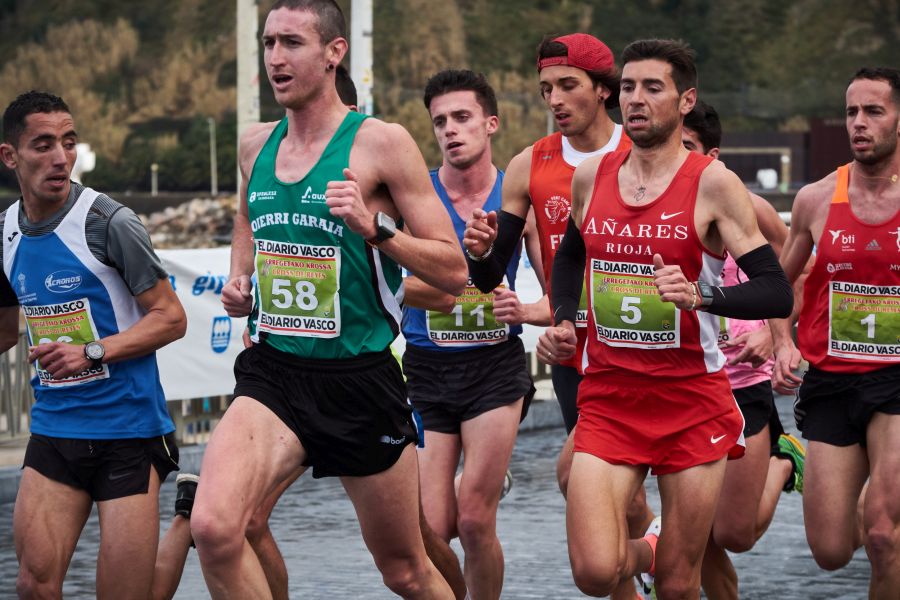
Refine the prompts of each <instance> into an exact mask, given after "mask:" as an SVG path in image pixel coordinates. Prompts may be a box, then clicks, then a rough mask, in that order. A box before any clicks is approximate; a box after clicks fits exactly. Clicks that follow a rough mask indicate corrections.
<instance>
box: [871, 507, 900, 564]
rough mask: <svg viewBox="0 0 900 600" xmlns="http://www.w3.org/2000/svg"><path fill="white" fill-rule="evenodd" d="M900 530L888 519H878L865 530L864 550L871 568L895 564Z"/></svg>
mask: <svg viewBox="0 0 900 600" xmlns="http://www.w3.org/2000/svg"><path fill="white" fill-rule="evenodd" d="M898 537H900V528H898V526H897V525H896V524H895V523H892V522H891V521H890V520H889V519H880V520H878V522H877V523H876V524H875V525H873V526H871V527H867V528H866V550H867V551H868V554H869V560H871V561H872V566H873V567H875V568H878V567H882V568H884V567H887V566H889V565H892V564H893V563H894V562H895V559H896V555H897V549H898Z"/></svg>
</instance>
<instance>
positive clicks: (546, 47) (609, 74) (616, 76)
mask: <svg viewBox="0 0 900 600" xmlns="http://www.w3.org/2000/svg"><path fill="white" fill-rule="evenodd" d="M558 37H559V36H558V35H557V34H555V33H554V34H551V35H545V36H544V39H543V40H541V43H540V44H538V49H537V55H538V61H541V60H543V59H545V58H555V57H557V56H568V55H569V49H568V48H567V47H566V45H565V44H562V43H560V42H557V41H556V38H558ZM584 72H585V73H587V75H588V77H590V79H591V83H593V84H594V87H595V88H596V87H597V84H598V83H599V84H602V85H603V86H604V87H606V88H607V89H609V91H610V92H611V93H610V94H609V97H608V98H607V99H606V102H604V103H603V104H604V106H606V108H607V109H613V108H618V107H619V85H620V84H621V83H622V74H621V73H620V72H619V70H618V69H617V68H615V67H613V70H612V71H588V70H586V69H585V70H584Z"/></svg>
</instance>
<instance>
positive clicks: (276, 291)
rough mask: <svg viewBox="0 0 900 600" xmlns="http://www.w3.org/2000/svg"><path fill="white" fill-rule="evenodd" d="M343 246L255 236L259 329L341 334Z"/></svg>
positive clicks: (306, 334) (294, 333)
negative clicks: (274, 239) (284, 240)
mask: <svg viewBox="0 0 900 600" xmlns="http://www.w3.org/2000/svg"><path fill="white" fill-rule="evenodd" d="M340 272H341V249H340V247H338V246H310V245H307V244H295V243H288V242H273V241H269V240H256V273H257V277H258V279H259V284H258V285H259V305H260V310H259V321H258V323H257V329H258V330H259V331H268V332H271V333H275V334H278V335H291V336H301V337H323V338H333V337H337V336H339V335H340V334H341V304H340V296H339V291H340V280H341V279H340Z"/></svg>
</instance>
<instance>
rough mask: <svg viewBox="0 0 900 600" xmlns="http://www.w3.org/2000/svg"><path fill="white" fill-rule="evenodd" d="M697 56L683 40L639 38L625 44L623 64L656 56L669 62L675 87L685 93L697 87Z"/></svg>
mask: <svg viewBox="0 0 900 600" xmlns="http://www.w3.org/2000/svg"><path fill="white" fill-rule="evenodd" d="M695 57H696V53H695V52H694V51H693V50H692V49H691V47H690V46H688V45H687V43H686V42H683V41H681V40H638V41H636V42H631V43H630V44H628V45H627V46H625V50H623V51H622V64H623V65H626V64H628V63H630V62H633V61H638V60H650V59H654V58H655V59H657V60H661V61H663V62H667V63H669V65H671V67H672V80H673V81H674V82H675V89H677V90H678V93H679V94H683V93H684V92H686V91H687V90H689V89H691V88H696V87H697V66H696V65H695V64H694V58H695Z"/></svg>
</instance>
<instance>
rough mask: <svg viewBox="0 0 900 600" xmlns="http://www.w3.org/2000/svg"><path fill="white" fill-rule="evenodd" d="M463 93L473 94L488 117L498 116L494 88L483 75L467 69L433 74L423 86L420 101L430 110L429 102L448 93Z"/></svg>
mask: <svg viewBox="0 0 900 600" xmlns="http://www.w3.org/2000/svg"><path fill="white" fill-rule="evenodd" d="M465 91H470V92H474V93H475V100H477V101H478V104H479V105H480V106H481V109H482V110H483V111H484V114H486V115H487V116H489V117H496V116H497V115H498V111H497V96H496V95H495V94H494V88H492V87H491V84H489V83H488V82H487V79H486V78H485V76H484V74H482V73H475V72H474V71H470V70H468V69H446V70H444V71H440V72H439V73H435V74H434V75H432V76H431V78H429V80H428V83H426V84H425V96H424V97H423V98H422V99H423V100H424V102H425V108H427V109H428V110H431V101H432V100H434V99H435V98H436V97H438V96H443V95H444V94H449V93H450V92H465Z"/></svg>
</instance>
